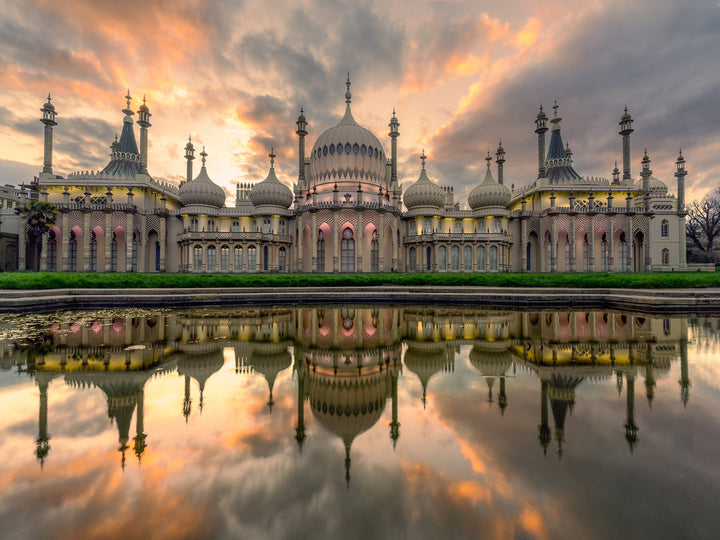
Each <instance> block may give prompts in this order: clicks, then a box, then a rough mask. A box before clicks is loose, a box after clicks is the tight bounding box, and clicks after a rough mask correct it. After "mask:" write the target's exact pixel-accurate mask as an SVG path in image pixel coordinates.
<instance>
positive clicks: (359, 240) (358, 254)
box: [355, 210, 363, 273]
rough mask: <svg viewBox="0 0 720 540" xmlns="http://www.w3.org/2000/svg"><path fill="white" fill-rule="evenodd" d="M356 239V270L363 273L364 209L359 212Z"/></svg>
mask: <svg viewBox="0 0 720 540" xmlns="http://www.w3.org/2000/svg"><path fill="white" fill-rule="evenodd" d="M355 236H356V239H355V242H356V243H357V245H356V246H355V272H357V273H362V271H363V266H362V264H363V257H362V250H363V213H362V210H359V211H358V214H357V231H356V234H355Z"/></svg>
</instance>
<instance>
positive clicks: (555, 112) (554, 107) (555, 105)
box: [553, 99, 559, 118]
mask: <svg viewBox="0 0 720 540" xmlns="http://www.w3.org/2000/svg"><path fill="white" fill-rule="evenodd" d="M558 108H559V106H558V104H557V99H556V100H555V103H554V104H553V111H554V114H555V118H557V111H558Z"/></svg>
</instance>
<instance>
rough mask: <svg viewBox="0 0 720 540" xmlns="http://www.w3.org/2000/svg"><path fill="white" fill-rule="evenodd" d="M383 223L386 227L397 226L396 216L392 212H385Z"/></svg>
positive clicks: (392, 227)
mask: <svg viewBox="0 0 720 540" xmlns="http://www.w3.org/2000/svg"><path fill="white" fill-rule="evenodd" d="M382 217H383V224H384V226H385V227H390V228H391V229H394V228H395V216H393V215H392V214H387V213H384V214H383V216H382Z"/></svg>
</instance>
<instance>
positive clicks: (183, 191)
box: [178, 146, 225, 208]
mask: <svg viewBox="0 0 720 540" xmlns="http://www.w3.org/2000/svg"><path fill="white" fill-rule="evenodd" d="M200 155H201V156H202V167H201V168H200V174H198V175H197V178H195V180H190V181H189V182H185V183H184V184H183V185H182V186H180V189H179V191H178V195H179V197H180V201H181V202H182V203H183V205H184V206H189V205H191V204H200V205H203V206H214V207H215V208H221V207H223V206H225V192H224V191H223V189H222V188H221V187H220V186H218V185H217V184H216V183H215V182H213V181H212V180H211V179H210V177H209V176H208V173H207V169H205V158H206V157H207V152H205V147H204V146H203V151H202V152H200Z"/></svg>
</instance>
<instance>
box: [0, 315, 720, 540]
mask: <svg viewBox="0 0 720 540" xmlns="http://www.w3.org/2000/svg"><path fill="white" fill-rule="evenodd" d="M718 337H719V330H718V320H717V319H688V318H654V317H648V316H640V315H633V314H631V313H603V312H560V313H557V312H541V313H521V312H495V311H486V310H465V309H461V310H459V309H452V308H438V307H428V308H407V309H369V308H361V307H355V308H353V307H346V308H326V309H322V308H317V309H313V308H303V309H291V308H278V309H260V310H249V309H245V310H242V309H236V310H231V309H222V310H216V309H196V310H179V311H170V310H167V311H145V310H143V311H140V310H115V311H98V312H72V313H58V314H54V315H34V316H29V315H28V316H22V317H19V318H18V317H15V316H13V317H10V316H4V317H3V318H0V408H1V410H2V414H1V415H0V456H2V460H1V461H0V524H1V525H0V536H2V537H3V538H73V539H75V538H121V537H123V538H203V537H212V538H325V537H332V538H610V537H618V538H626V537H632V538H703V537H714V535H715V533H716V529H717V525H718V523H719V521H718V520H719V519H720V518H719V517H718V516H720V378H719V375H720V359H719V358H718Z"/></svg>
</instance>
